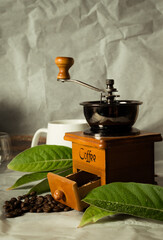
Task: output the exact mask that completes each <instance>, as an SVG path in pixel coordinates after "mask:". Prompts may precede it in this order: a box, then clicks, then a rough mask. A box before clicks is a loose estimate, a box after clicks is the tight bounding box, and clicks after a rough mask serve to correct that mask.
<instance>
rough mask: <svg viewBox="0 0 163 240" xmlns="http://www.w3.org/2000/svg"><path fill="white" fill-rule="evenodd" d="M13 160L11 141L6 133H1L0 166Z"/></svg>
mask: <svg viewBox="0 0 163 240" xmlns="http://www.w3.org/2000/svg"><path fill="white" fill-rule="evenodd" d="M10 159H11V140H10V136H9V135H8V134H7V133H5V132H0V165H1V164H2V163H3V162H4V161H10Z"/></svg>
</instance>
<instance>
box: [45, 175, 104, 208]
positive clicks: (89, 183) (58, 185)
mask: <svg viewBox="0 0 163 240" xmlns="http://www.w3.org/2000/svg"><path fill="white" fill-rule="evenodd" d="M47 177H48V182H49V186H50V190H51V194H52V197H53V198H54V199H55V200H56V201H59V202H61V203H63V204H65V205H67V206H69V207H71V208H73V209H75V210H78V211H82V210H83V209H84V208H85V207H87V206H88V205H87V204H86V203H84V202H82V201H81V200H82V199H83V198H84V197H85V196H86V195H87V194H88V192H90V191H91V190H92V189H93V188H96V187H98V186H100V185H101V180H100V177H98V176H97V175H95V174H91V173H88V172H85V171H79V172H77V173H73V174H70V175H68V176H66V177H62V176H59V175H56V174H54V173H48V175H47Z"/></svg>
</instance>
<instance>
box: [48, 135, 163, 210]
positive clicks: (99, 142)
mask: <svg viewBox="0 0 163 240" xmlns="http://www.w3.org/2000/svg"><path fill="white" fill-rule="evenodd" d="M64 139H65V140H68V141H71V142H72V157H73V174H72V175H70V177H69V176H68V177H66V178H65V177H60V176H57V175H56V176H57V177H56V176H55V174H52V173H49V174H48V180H49V185H50V188H51V193H52V196H53V197H54V192H55V191H56V190H61V191H62V192H63V196H64V197H63V196H62V199H61V200H59V201H60V202H62V203H64V204H66V205H68V206H70V207H72V208H74V209H76V210H79V211H80V210H82V209H83V208H84V207H85V205H84V204H83V202H82V201H81V199H82V198H83V197H84V196H85V195H86V194H87V193H88V192H89V191H90V190H91V189H93V188H94V187H97V186H99V185H104V184H107V183H111V182H140V183H150V184H154V183H155V180H154V142H158V141H162V137H161V134H160V133H147V132H141V133H140V134H139V135H135V136H123V137H101V138H99V139H97V138H94V137H92V136H87V135H84V134H83V132H75V133H74V132H73V133H66V134H65V137H64ZM81 172H82V173H81ZM89 174H90V175H89ZM91 174H93V175H91ZM92 176H96V177H97V178H94V177H92ZM89 177H90V182H89ZM58 179H59V180H58ZM80 179H86V180H85V181H83V180H82V181H83V183H82V181H80ZM61 182H62V184H61ZM70 185H71V187H70ZM67 186H68V187H67ZM88 186H89V187H88Z"/></svg>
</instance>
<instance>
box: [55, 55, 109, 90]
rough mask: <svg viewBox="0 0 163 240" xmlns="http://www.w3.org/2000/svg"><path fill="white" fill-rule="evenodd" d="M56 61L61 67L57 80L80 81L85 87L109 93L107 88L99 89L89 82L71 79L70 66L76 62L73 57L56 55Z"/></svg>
mask: <svg viewBox="0 0 163 240" xmlns="http://www.w3.org/2000/svg"><path fill="white" fill-rule="evenodd" d="M55 63H56V65H57V66H58V68H59V73H58V76H57V80H58V81H61V82H74V83H78V84H80V85H82V86H84V87H87V88H90V89H92V90H94V91H97V92H103V93H105V94H106V93H107V92H106V90H104V89H99V88H96V87H94V86H92V85H89V84H87V83H84V82H82V81H79V80H76V79H70V74H69V72H68V71H69V69H70V67H71V66H72V65H73V64H74V59H73V58H71V57H56V59H55Z"/></svg>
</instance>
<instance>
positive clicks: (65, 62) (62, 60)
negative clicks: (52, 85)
mask: <svg viewBox="0 0 163 240" xmlns="http://www.w3.org/2000/svg"><path fill="white" fill-rule="evenodd" d="M55 63H56V65H57V66H58V68H59V73H58V76H57V79H70V74H69V72H68V71H69V69H70V67H71V66H72V65H73V64H74V59H73V58H71V57H56V59H55Z"/></svg>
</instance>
